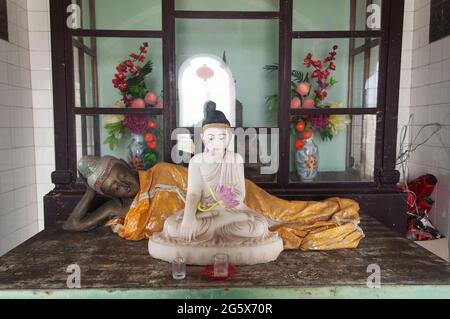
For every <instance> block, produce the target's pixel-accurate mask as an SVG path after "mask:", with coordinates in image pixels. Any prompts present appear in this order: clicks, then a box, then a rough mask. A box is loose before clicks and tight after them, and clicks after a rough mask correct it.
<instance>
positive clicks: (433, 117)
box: [398, 0, 450, 238]
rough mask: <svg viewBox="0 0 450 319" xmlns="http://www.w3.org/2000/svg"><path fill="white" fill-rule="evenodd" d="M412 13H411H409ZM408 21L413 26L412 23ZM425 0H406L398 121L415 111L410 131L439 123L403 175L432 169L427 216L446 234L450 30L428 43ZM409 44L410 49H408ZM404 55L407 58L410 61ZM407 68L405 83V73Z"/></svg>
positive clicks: (449, 179) (426, 133)
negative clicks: (431, 205) (433, 179)
mask: <svg viewBox="0 0 450 319" xmlns="http://www.w3.org/2000/svg"><path fill="white" fill-rule="evenodd" d="M411 15H412V17H411ZM411 19H412V21H413V30H414V31H413V32H411V31H410V29H411ZM429 20H430V1H429V0H415V1H413V0H406V1H405V24H404V40H405V41H406V42H404V43H403V49H404V50H403V52H402V86H401V89H400V98H399V103H400V109H399V122H398V127H399V130H400V129H401V127H402V125H404V124H405V123H407V117H409V114H413V115H414V122H413V125H412V126H410V127H409V130H410V134H412V136H415V135H416V134H417V132H419V131H420V129H421V125H426V124H431V123H435V122H437V123H439V124H441V125H442V127H441V130H440V132H439V133H438V134H437V135H435V136H433V137H432V138H431V139H429V140H428V141H427V142H426V144H425V145H423V146H421V147H420V148H418V149H417V150H416V151H415V152H414V153H413V154H412V156H411V159H410V162H409V165H408V172H407V175H408V176H409V179H413V178H416V177H418V176H420V175H422V174H426V173H430V174H434V175H436V177H437V179H438V184H437V187H436V190H435V193H434V194H433V197H434V198H435V200H436V203H435V206H434V208H433V209H432V211H431V214H430V216H431V218H432V222H433V223H434V224H435V226H436V227H437V228H438V229H439V230H440V231H441V232H443V233H444V235H446V236H447V238H448V235H449V209H448V208H449V207H450V195H449V194H450V191H449V188H450V36H448V37H446V38H444V39H441V40H438V41H435V42H433V43H431V44H430V43H429V29H430V28H429ZM410 44H411V48H412V54H411V55H408V53H409V52H408V51H407V50H405V49H408V48H409V46H410ZM409 58H412V59H411V63H409ZM408 72H411V83H410V87H409V88H408V87H405V86H407V84H408V81H407V80H406V79H405V77H406V76H407V75H408V74H409V73H408ZM433 129H434V128H433V127H428V128H426V129H422V131H421V134H420V136H419V138H418V141H423V140H424V139H426V138H427V137H428V136H429V135H430V134H431V132H432V131H433Z"/></svg>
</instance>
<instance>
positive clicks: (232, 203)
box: [215, 185, 239, 209]
mask: <svg viewBox="0 0 450 319" xmlns="http://www.w3.org/2000/svg"><path fill="white" fill-rule="evenodd" d="M215 192H216V195H217V197H218V199H219V200H220V201H222V203H223V205H225V206H226V207H227V208H230V209H231V208H235V207H236V206H238V205H239V201H238V200H237V199H236V194H235V193H234V192H233V189H232V188H231V187H226V186H225V185H217V186H216V189H215Z"/></svg>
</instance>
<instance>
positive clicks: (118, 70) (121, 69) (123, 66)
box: [116, 64, 127, 72]
mask: <svg viewBox="0 0 450 319" xmlns="http://www.w3.org/2000/svg"><path fill="white" fill-rule="evenodd" d="M116 70H117V72H124V71H126V70H127V68H126V66H125V65H122V64H119V65H118V66H117V67H116Z"/></svg>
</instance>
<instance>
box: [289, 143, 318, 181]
mask: <svg viewBox="0 0 450 319" xmlns="http://www.w3.org/2000/svg"><path fill="white" fill-rule="evenodd" d="M295 165H296V167H297V174H298V176H299V177H300V179H301V180H302V181H305V182H310V181H312V180H314V178H315V177H316V175H317V170H318V167H319V148H318V147H317V145H316V143H314V141H313V137H311V138H309V139H306V140H305V145H304V146H303V148H302V149H300V150H298V151H297V153H296V154H295Z"/></svg>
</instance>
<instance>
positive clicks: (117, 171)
mask: <svg viewBox="0 0 450 319" xmlns="http://www.w3.org/2000/svg"><path fill="white" fill-rule="evenodd" d="M78 170H79V172H80V174H81V176H83V178H84V179H85V182H86V184H87V185H88V186H89V187H91V188H92V189H94V190H95V191H96V192H97V193H99V194H101V195H104V196H107V197H110V198H115V199H118V198H120V199H124V198H132V197H134V196H135V195H136V194H137V193H138V191H139V177H138V174H137V172H136V171H135V170H133V169H132V168H131V167H130V166H129V165H128V164H127V163H126V162H124V161H123V160H118V159H116V158H114V157H112V156H103V157H98V156H84V157H83V158H82V159H81V160H80V161H79V163H78Z"/></svg>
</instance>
